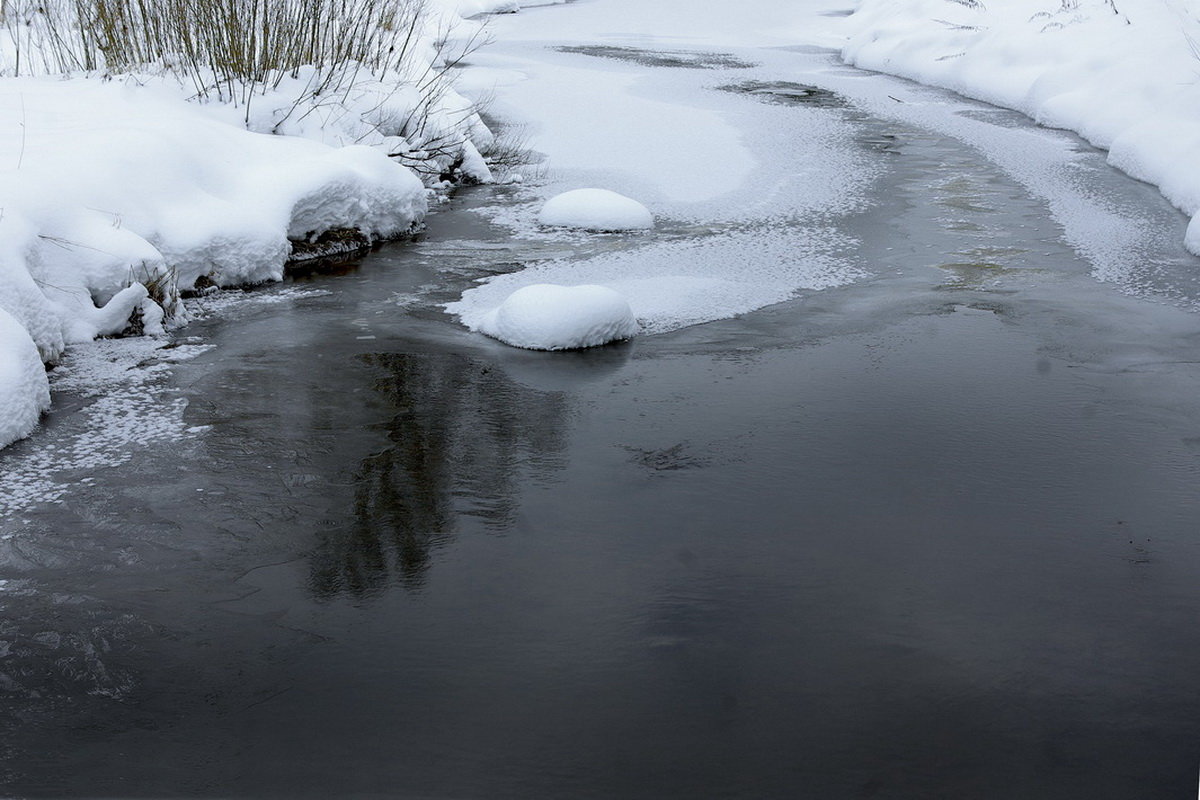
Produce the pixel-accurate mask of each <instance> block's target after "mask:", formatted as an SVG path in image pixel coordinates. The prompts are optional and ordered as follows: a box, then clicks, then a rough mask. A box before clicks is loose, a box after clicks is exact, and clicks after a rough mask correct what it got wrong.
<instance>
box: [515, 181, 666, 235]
mask: <svg viewBox="0 0 1200 800" xmlns="http://www.w3.org/2000/svg"><path fill="white" fill-rule="evenodd" d="M538 222H539V223H540V224H542V225H548V226H551V227H560V228H579V229H581V230H585V231H632V230H644V229H646V228H653V227H654V216H653V215H652V214H651V213H650V209H648V208H646V207H645V206H644V205H642V204H641V203H639V202H638V201H637V200H634V199H632V198H629V197H626V196H625V195H623V194H617V193H616V192H610V191H609V190H607V189H573V190H571V191H569V192H563V193H562V194H559V195H555V196H554V197H551V198H550V199H549V200H547V201H546V204H545V205H544V206H542V210H541V213H539V214H538Z"/></svg>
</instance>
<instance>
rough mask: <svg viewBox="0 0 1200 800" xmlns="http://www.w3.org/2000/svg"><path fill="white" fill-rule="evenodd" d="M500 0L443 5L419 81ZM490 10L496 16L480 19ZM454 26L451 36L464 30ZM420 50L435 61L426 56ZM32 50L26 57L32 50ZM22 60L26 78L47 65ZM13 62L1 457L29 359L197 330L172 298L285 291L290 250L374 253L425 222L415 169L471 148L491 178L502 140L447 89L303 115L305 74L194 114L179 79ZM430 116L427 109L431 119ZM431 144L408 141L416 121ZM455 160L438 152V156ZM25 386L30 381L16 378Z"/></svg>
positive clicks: (0, 84) (22, 417) (4, 219)
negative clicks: (215, 289)
mask: <svg viewBox="0 0 1200 800" xmlns="http://www.w3.org/2000/svg"><path fill="white" fill-rule="evenodd" d="M489 4H490V5H492V6H494V5H496V4H495V3H491V2H490V0H478V1H477V2H474V3H473V4H472V3H471V2H468V0H461V2H460V1H459V0H436V4H435V7H434V9H433V11H434V14H433V16H432V17H431V18H430V20H431V21H430V23H429V26H428V30H426V31H424V32H422V33H421V34H420V36H421V37H424V38H422V39H421V40H420V41H419V42H418V44H417V45H415V46H414V48H415V51H417V52H421V53H424V56H423V58H425V60H426V61H425V62H424V63H426V65H427V66H428V65H429V64H433V63H434V60H435V59H436V58H438V57H439V55H438V53H437V51H436V48H435V47H434V45H433V41H434V39H435V38H439V37H451V38H455V37H457V38H459V39H467V40H469V39H470V38H471V37H472V36H473V35H475V33H477V31H478V25H477V23H474V22H467V21H464V20H463V19H462V18H461V16H460V14H462V13H464V12H468V13H477V12H478V11H479V10H481V8H476V7H475V6H482V5H489ZM482 10H495V9H494V8H487V9H482ZM455 26H458V29H457V30H455V29H454V28H455ZM421 48H424V49H423V50H422V49H421ZM27 49H28V48H26V50H27ZM30 56H31V54H30V53H29V52H25V53H24V63H25V64H26V65H27V66H26V69H28V68H29V65H31V64H36V63H37V61H38V59H36V58H31V57H30ZM15 64H16V61H15V50H14V47H13V41H12V40H11V37H9V36H8V35H7V29H4V28H0V76H9V77H0V314H2V315H3V318H2V320H0V324H2V326H3V330H2V331H0V334H2V335H0V363H3V364H4V365H5V369H4V373H3V375H2V376H0V380H2V381H3V383H2V384H0V447H3V446H5V445H7V444H9V443H10V442H12V441H14V440H15V439H17V438H20V437H21V436H24V435H27V434H28V433H29V431H30V430H31V429H32V427H33V426H32V425H31V424H30V422H29V420H30V419H31V415H32V418H33V419H35V420H36V417H37V415H38V413H40V411H41V410H43V409H44V408H45V407H46V400H45V397H46V390H45V386H46V380H45V375H44V374H43V375H42V376H41V378H40V379H38V378H36V376H34V375H33V374H32V373H31V372H30V371H29V369H28V364H29V362H28V354H29V353H30V352H31V351H36V352H37V353H38V354H39V355H40V358H41V360H42V361H45V362H54V361H57V360H58V359H59V358H60V357H61V356H62V355H63V352H64V349H65V348H66V347H67V346H68V345H71V344H75V343H80V342H86V341H90V340H91V339H93V338H95V337H97V336H105V335H111V334H118V333H121V332H123V331H124V330H125V329H126V328H127V327H128V326H129V324H130V321H131V317H133V318H135V319H136V318H137V316H138V315H139V314H140V319H141V323H142V327H143V329H144V331H145V332H146V333H148V334H152V335H161V334H163V333H165V332H166V329H167V328H168V327H170V326H171V325H173V324H176V323H179V322H182V321H185V320H186V312H185V311H184V310H183V306H182V305H180V304H179V303H178V290H180V289H186V288H191V287H192V286H193V285H194V284H195V282H196V280H197V279H198V278H201V277H204V278H207V279H208V280H210V281H212V282H213V283H215V284H217V285H220V286H232V285H241V284H253V283H260V282H264V281H271V280H277V279H279V278H280V277H282V274H283V269H284V264H285V261H286V260H287V258H288V256H289V255H290V252H291V240H300V239H305V238H311V237H314V236H317V235H320V234H321V233H323V232H325V231H327V230H330V229H333V228H357V229H359V230H361V231H362V232H363V233H365V234H367V235H368V236H370V237H373V238H387V237H393V236H397V235H400V234H402V233H405V232H407V231H408V230H411V229H412V228H413V227H414V226H416V225H418V224H420V222H421V220H422V219H423V218H424V215H425V213H426V211H427V206H428V190H427V189H426V187H425V185H424V183H423V181H422V180H421V179H420V178H419V177H418V176H417V175H416V174H415V173H414V172H413V171H412V170H410V169H409V168H408V167H406V166H404V165H402V163H400V162H399V161H397V160H395V159H393V158H391V157H389V156H391V155H394V154H399V155H400V157H401V159H402V160H403V162H404V163H407V164H412V165H418V164H422V163H427V164H429V165H431V167H432V168H431V170H430V172H431V173H432V174H434V175H436V174H438V173H439V172H440V171H442V170H443V169H444V167H446V166H448V165H449V163H451V161H452V160H453V159H454V157H455V156H454V154H453V153H452V152H450V146H449V145H446V146H444V147H443V146H439V152H433V151H432V150H422V149H421V148H422V147H423V146H424V145H423V142H428V141H434V142H443V143H445V142H454V141H460V142H462V148H461V153H460V154H459V155H460V156H461V160H462V162H463V163H462V167H461V170H462V172H463V173H464V174H466V175H467V176H468V177H470V178H474V179H476V180H479V181H484V182H486V181H488V180H490V179H491V175H490V172H489V170H488V167H487V165H486V164H485V163H484V162H483V159H482V157H481V156H480V154H479V148H480V147H485V146H487V145H488V144H490V142H491V139H492V137H491V133H490V131H488V129H487V128H486V126H485V125H484V124H483V122H482V121H481V119H480V117H479V115H478V114H477V113H476V112H475V110H474V108H473V106H472V104H471V101H469V100H467V99H466V98H465V97H463V96H462V95H460V94H458V93H457V92H455V91H453V90H447V91H445V92H442V93H439V94H438V95H436V97H435V99H433V100H432V101H429V100H423V99H422V95H421V90H419V89H418V88H417V84H418V83H419V82H420V81H422V80H427V79H428V74H429V73H428V71H424V72H423V68H422V67H421V65H420V64H418V65H416V66H417V69H416V72H415V74H414V75H413V76H412V80H411V81H409V82H406V81H407V80H408V79H407V78H405V77H404V76H392V77H390V78H388V79H386V80H381V79H378V78H375V77H372V76H369V75H366V74H364V75H363V76H362V77H361V79H360V80H358V81H357V82H356V83H355V85H354V86H353V87H351V88H350V89H348V90H347V91H346V92H345V93H344V94H343V95H342V96H340V97H339V98H338V101H337V102H329V101H328V100H327V99H325V98H320V99H312V100H310V101H307V102H308V105H306V106H299V107H298V106H297V99H296V98H298V97H302V96H303V92H304V87H305V86H306V85H308V83H309V81H311V79H312V75H311V74H310V73H311V69H310V70H308V71H304V70H302V71H301V74H299V75H297V76H295V77H290V78H286V79H284V80H283V81H281V83H280V84H279V85H278V86H276V87H274V88H272V89H271V90H269V91H265V92H259V93H256V94H254V95H253V96H252V99H251V100H250V104H249V106H248V107H247V106H246V105H245V104H244V103H237V104H227V103H220V102H215V101H214V102H207V103H206V102H192V101H189V97H190V96H191V95H192V94H193V92H194V89H192V88H191V87H189V86H184V85H181V84H180V83H179V81H177V80H176V79H174V78H173V77H171V76H170V75H169V73H167V72H165V71H160V72H159V73H157V74H144V75H137V76H101V75H75V76H73V77H70V78H69V79H68V78H65V77H64V76H61V75H40V76H33V77H31V76H28V75H26V76H24V77H11V75H12V73H13V71H14V68H15ZM423 103H424V105H423ZM417 108H425V109H426V111H427V112H428V113H427V115H426V118H425V124H424V126H423V128H422V132H421V136H423V137H425V138H424V139H422V140H421V141H416V140H414V141H411V142H410V141H408V140H407V139H406V138H404V134H405V131H406V129H405V127H404V126H405V124H406V121H407V120H409V119H410V118H411V117H412V115H413V112H414V109H417ZM441 151H445V152H441ZM18 378H19V379H18Z"/></svg>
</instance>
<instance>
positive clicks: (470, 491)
mask: <svg viewBox="0 0 1200 800" xmlns="http://www.w3.org/2000/svg"><path fill="white" fill-rule="evenodd" d="M362 358H363V360H364V361H365V362H366V363H367V364H369V365H370V366H372V367H374V368H377V369H378V370H379V371H380V373H381V375H380V378H379V379H378V381H376V383H375V386H374V388H375V390H376V392H377V397H376V399H377V400H380V399H381V400H382V401H383V402H384V403H385V404H386V406H385V411H388V412H390V413H391V418H390V419H389V420H388V421H387V422H385V423H382V424H381V425H380V426H379V427H380V428H381V429H382V430H384V431H385V432H386V434H387V438H388V439H389V440H390V441H391V442H392V444H391V446H390V447H387V448H386V449H385V450H383V451H382V452H378V453H375V454H373V455H370V456H368V457H366V458H364V459H363V460H362V462H361V463H360V464H359V466H358V469H357V470H356V471H355V473H354V475H353V483H354V500H353V510H352V513H351V514H349V515H348V520H347V522H346V523H344V524H343V525H338V526H336V527H335V528H334V529H333V530H331V531H328V532H326V533H325V534H324V536H323V538H322V540H321V542H320V544H319V545H318V548H317V550H316V552H315V553H314V555H313V561H312V569H311V578H310V587H311V590H312V592H313V593H314V594H315V595H316V596H317V597H318V598H331V597H334V596H336V595H339V594H343V593H345V594H348V595H351V596H354V597H364V596H369V595H371V594H374V593H378V592H380V591H383V590H384V589H386V588H387V587H388V586H389V585H390V584H391V583H392V582H399V583H401V584H402V585H403V586H405V588H407V589H418V588H420V586H421V585H422V583H423V581H424V576H425V571H426V570H427V569H428V567H429V565H430V559H431V556H432V554H433V552H434V551H435V550H436V549H437V548H439V547H440V546H442V545H443V544H444V543H445V542H447V541H448V540H449V538H450V537H451V535H452V534H453V533H454V531H455V526H456V523H457V520H458V519H459V518H460V517H462V516H464V515H465V516H472V517H476V518H478V519H480V520H481V521H482V523H483V524H484V526H485V527H486V528H488V529H491V530H493V531H504V530H507V529H509V528H510V527H511V526H512V523H513V518H514V515H515V511H516V492H517V486H518V484H519V483H520V482H522V481H526V480H528V479H529V478H533V479H535V480H536V479H537V477H538V476H539V475H541V476H543V477H545V476H548V475H549V474H551V473H553V472H554V471H555V470H556V469H557V468H558V466H559V465H560V463H561V458H560V456H559V454H560V453H561V452H562V450H563V449H564V438H565V437H564V425H563V422H564V419H565V416H566V415H565V411H566V404H565V402H564V400H563V396H562V395H561V394H558V393H545V392H538V391H535V390H532V389H529V388H527V387H524V386H521V385H518V384H515V383H513V382H512V381H511V380H509V379H508V378H507V377H506V376H505V375H504V374H503V373H502V372H501V371H500V370H498V369H495V368H493V367H492V366H490V365H488V364H486V363H484V362H479V361H474V360H472V359H469V358H466V357H463V356H456V355H448V354H409V353H378V354H370V355H366V356H363V357H362ZM526 466H527V467H528V468H529V469H530V470H532V472H533V475H531V476H530V475H525V474H522V473H523V467H526Z"/></svg>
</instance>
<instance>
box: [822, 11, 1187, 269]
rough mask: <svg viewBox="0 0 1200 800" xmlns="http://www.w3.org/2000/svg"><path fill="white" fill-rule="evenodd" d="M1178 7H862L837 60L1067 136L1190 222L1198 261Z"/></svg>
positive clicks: (1183, 21) (1182, 20) (1183, 23)
mask: <svg viewBox="0 0 1200 800" xmlns="http://www.w3.org/2000/svg"><path fill="white" fill-rule="evenodd" d="M1198 13H1200V12H1198V11H1197V10H1196V9H1195V7H1194V5H1193V7H1192V8H1189V7H1188V6H1187V5H1186V4H1185V3H1183V2H1181V0H1139V2H1133V1H1132V0H1126V1H1125V2H1122V0H1115V2H1109V0H1078V2H1072V3H1065V2H1060V0H1005V2H1003V3H987V4H982V3H975V2H951V1H950V0H904V2H896V0H863V1H862V3H861V5H860V7H859V9H858V11H857V12H856V13H855V14H854V15H853V16H851V17H850V18H848V20H847V23H846V24H847V25H848V26H849V27H848V33H849V40H848V43H847V44H846V45H845V48H844V50H843V57H844V59H845V60H846V61H847V62H848V63H851V64H854V65H856V66H859V67H863V68H866V69H871V70H877V71H881V72H888V73H892V74H895V75H900V76H903V77H906V78H910V79H912V80H916V81H920V82H921V83H925V84H930V85H935V86H941V87H945V88H948V89H952V90H954V91H956V92H959V93H960V94H964V95H967V96H970V97H974V98H976V99H980V100H984V101H986V102H989V103H994V104H996V105H1002V106H1007V107H1009V108H1014V109H1016V110H1018V111H1021V112H1023V113H1025V114H1028V115H1029V116H1031V117H1033V118H1034V119H1036V120H1037V121H1038V122H1040V123H1042V124H1044V125H1048V126H1052V127H1057V128H1066V129H1069V130H1073V131H1076V132H1078V133H1079V134H1080V135H1082V136H1083V137H1084V138H1085V139H1087V140H1088V141H1089V142H1091V143H1092V144H1094V145H1096V146H1098V147H1101V148H1104V149H1107V150H1108V151H1109V162H1110V163H1112V164H1113V166H1115V167H1117V168H1118V169H1121V170H1123V171H1124V172H1126V173H1128V174H1130V175H1132V176H1133V177H1135V178H1139V179H1141V180H1145V181H1147V182H1149V183H1152V184H1154V185H1156V186H1158V187H1159V189H1160V190H1161V191H1162V193H1163V194H1164V195H1165V196H1166V197H1167V198H1168V199H1169V200H1170V201H1171V202H1172V203H1174V204H1175V205H1176V206H1177V207H1178V208H1180V209H1181V210H1182V211H1183V212H1184V213H1186V214H1188V215H1189V216H1192V217H1193V221H1192V225H1191V226H1190V229H1189V233H1188V237H1187V246H1188V248H1189V249H1190V250H1192V252H1194V253H1197V254H1200V223H1197V219H1200V217H1198V216H1197V214H1198V212H1200V58H1198V56H1197V54H1196V51H1195V44H1194V43H1195V42H1197V41H1200V19H1198V17H1197V14H1198Z"/></svg>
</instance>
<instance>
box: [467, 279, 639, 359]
mask: <svg viewBox="0 0 1200 800" xmlns="http://www.w3.org/2000/svg"><path fill="white" fill-rule="evenodd" d="M478 330H479V331H480V332H481V333H485V334H487V335H488V336H491V337H492V338H494V339H499V340H500V341H502V342H504V343H505V344H510V345H512V346H514V347H524V348H526V349H529V350H576V349H579V348H584V347H595V346H597V345H602V344H607V343H608V342H614V341H617V340H620V339H628V338H630V337H631V336H633V335H634V334H635V333H637V321H636V320H635V319H634V317H633V311H632V310H631V309H630V308H629V302H628V301H627V300H626V299H625V298H624V297H623V296H622V295H621V294H620V293H618V292H615V291H613V290H612V289H609V288H606V287H604V286H556V285H553V284H547V283H542V284H534V285H532V286H526V287H524V288H521V289H518V290H516V291H515V292H513V293H512V294H510V295H509V296H508V298H507V299H506V300H505V301H504V302H503V303H501V304H500V306H499V307H498V308H496V309H494V310H493V311H491V312H489V313H487V314H485V315H484V316H483V318H482V319H481V320H480V323H479V326H478Z"/></svg>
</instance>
